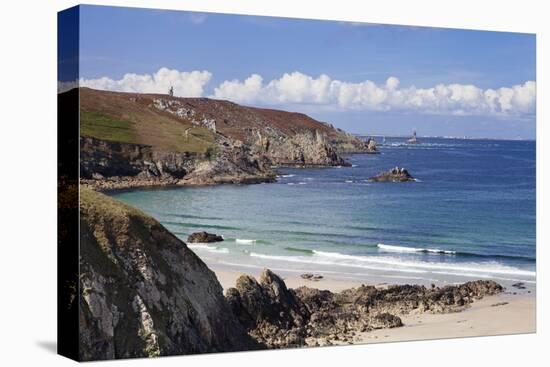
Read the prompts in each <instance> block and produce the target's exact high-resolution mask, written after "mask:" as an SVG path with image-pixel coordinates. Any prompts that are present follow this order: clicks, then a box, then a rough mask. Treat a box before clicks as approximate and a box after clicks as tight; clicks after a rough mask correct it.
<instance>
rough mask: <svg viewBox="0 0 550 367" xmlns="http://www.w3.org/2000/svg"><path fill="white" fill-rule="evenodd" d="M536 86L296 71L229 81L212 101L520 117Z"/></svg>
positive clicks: (532, 100)
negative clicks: (407, 83)
mask: <svg viewBox="0 0 550 367" xmlns="http://www.w3.org/2000/svg"><path fill="white" fill-rule="evenodd" d="M535 93H536V83H535V82H534V81H527V82H525V83H524V84H521V85H515V86H512V87H503V88H498V89H486V90H483V89H481V88H479V87H476V86H475V85H470V84H447V85H445V84H439V85H436V86H434V87H432V88H415V87H414V86H412V87H406V88H400V83H399V79H398V78H396V77H394V76H391V77H389V78H388V79H387V80H386V82H385V83H384V84H381V85H377V84H376V83H374V82H372V81H370V80H366V81H363V82H359V83H350V82H345V81H340V80H333V79H331V78H330V77H329V76H327V75H325V74H322V75H320V76H319V77H317V78H314V77H311V76H309V75H306V74H303V73H300V72H297V71H296V72H293V73H285V74H283V76H281V77H280V78H279V79H274V80H271V81H269V82H267V83H264V82H263V78H262V77H261V76H260V75H258V74H253V75H251V76H250V77H249V78H247V79H246V80H245V81H243V82H241V81H239V80H231V81H225V82H223V83H221V84H220V85H219V86H218V87H217V88H215V89H214V94H213V96H212V97H214V98H219V99H229V100H232V101H234V102H239V103H251V104H254V103H258V104H267V105H289V104H309V105H318V106H324V107H327V108H338V109H342V110H375V111H387V110H398V111H399V110H404V111H416V112H421V113H436V114H454V115H467V114H470V115H473V114H477V115H519V114H532V113H534V112H535V100H536V96H535Z"/></svg>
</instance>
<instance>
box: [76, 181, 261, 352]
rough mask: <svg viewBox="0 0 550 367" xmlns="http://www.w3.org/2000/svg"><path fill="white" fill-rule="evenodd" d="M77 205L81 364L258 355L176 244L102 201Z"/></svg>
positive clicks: (210, 280) (215, 289)
mask: <svg viewBox="0 0 550 367" xmlns="http://www.w3.org/2000/svg"><path fill="white" fill-rule="evenodd" d="M80 198H81V202H80V228H81V238H80V289H79V290H80V292H79V320H80V321H79V323H80V358H81V359H82V360H92V359H112V358H131V357H147V356H158V355H173V354H192V353H205V352H221V351H236V350H250V349H256V348H258V345H257V344H256V343H255V342H254V341H253V340H252V339H251V338H250V337H249V336H248V335H247V333H246V331H245V330H244V328H243V327H242V326H241V325H240V324H239V322H238V320H237V319H236V318H235V316H234V315H233V314H232V312H231V310H230V308H229V307H228V305H227V303H226V301H225V299H224V297H223V294H222V288H221V286H220V284H219V283H218V281H217V279H216V276H215V275H214V273H213V272H212V271H210V270H209V269H208V268H207V267H206V265H205V264H204V263H203V262H202V261H201V260H200V259H199V258H198V257H197V256H196V255H195V254H194V253H193V252H192V251H191V250H189V249H188V248H187V246H186V245H185V244H184V243H183V242H181V241H180V240H179V239H177V238H176V237H175V236H174V235H172V234H171V233H169V232H168V231H167V230H165V229H164V228H163V227H162V226H161V225H160V224H159V223H158V222H157V221H155V220H154V219H152V218H150V217H148V216H146V215H144V214H143V213H141V212H140V211H138V210H136V209H134V208H132V207H129V206H126V205H124V204H122V203H119V202H117V201H115V200H113V199H110V198H108V197H106V196H104V195H103V194H99V193H96V192H94V191H91V190H89V189H86V188H82V189H81V193H80Z"/></svg>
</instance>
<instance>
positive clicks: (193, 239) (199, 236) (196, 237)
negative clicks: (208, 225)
mask: <svg viewBox="0 0 550 367" xmlns="http://www.w3.org/2000/svg"><path fill="white" fill-rule="evenodd" d="M221 241H223V237H222V236H220V235H217V234H214V233H208V232H195V233H192V234H191V235H189V237H187V242H189V243H211V242H221Z"/></svg>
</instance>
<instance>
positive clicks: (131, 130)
mask: <svg viewBox="0 0 550 367" xmlns="http://www.w3.org/2000/svg"><path fill="white" fill-rule="evenodd" d="M80 135H83V136H91V137H93V138H97V139H102V140H109V141H118V142H122V143H135V142H136V139H137V137H136V131H135V126H134V123H133V122H131V121H127V120H121V119H116V118H111V117H109V116H107V115H104V114H102V113H98V112H92V111H86V110H81V111H80Z"/></svg>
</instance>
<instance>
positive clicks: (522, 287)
mask: <svg viewBox="0 0 550 367" xmlns="http://www.w3.org/2000/svg"><path fill="white" fill-rule="evenodd" d="M512 287H514V288H517V289H525V283H523V282H518V283H514V284H512Z"/></svg>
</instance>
